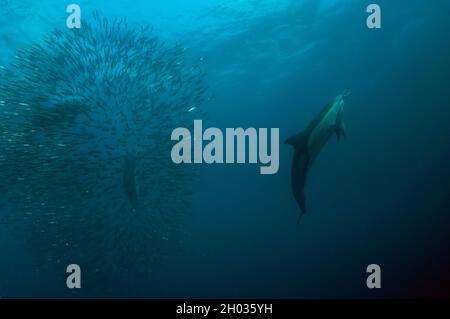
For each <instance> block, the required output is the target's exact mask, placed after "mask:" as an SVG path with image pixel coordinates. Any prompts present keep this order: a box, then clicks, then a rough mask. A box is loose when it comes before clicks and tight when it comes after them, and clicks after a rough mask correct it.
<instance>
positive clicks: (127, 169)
mask: <svg viewBox="0 0 450 319" xmlns="http://www.w3.org/2000/svg"><path fill="white" fill-rule="evenodd" d="M123 187H124V191H125V195H126V196H127V198H128V200H129V201H130V204H131V206H132V208H133V211H137V210H138V206H139V205H138V204H139V203H138V187H137V184H136V159H135V158H134V156H132V155H130V154H127V155H126V156H125V163H124V167H123Z"/></svg>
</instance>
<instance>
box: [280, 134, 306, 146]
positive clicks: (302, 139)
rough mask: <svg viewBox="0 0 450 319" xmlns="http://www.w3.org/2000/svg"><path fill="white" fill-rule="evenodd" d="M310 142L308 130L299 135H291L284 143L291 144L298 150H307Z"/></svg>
mask: <svg viewBox="0 0 450 319" xmlns="http://www.w3.org/2000/svg"><path fill="white" fill-rule="evenodd" d="M307 143H308V134H307V133H306V132H301V133H299V134H297V135H294V136H291V137H289V138H288V139H287V140H286V141H284V144H288V145H291V146H292V147H293V148H295V149H296V150H306V147H307Z"/></svg>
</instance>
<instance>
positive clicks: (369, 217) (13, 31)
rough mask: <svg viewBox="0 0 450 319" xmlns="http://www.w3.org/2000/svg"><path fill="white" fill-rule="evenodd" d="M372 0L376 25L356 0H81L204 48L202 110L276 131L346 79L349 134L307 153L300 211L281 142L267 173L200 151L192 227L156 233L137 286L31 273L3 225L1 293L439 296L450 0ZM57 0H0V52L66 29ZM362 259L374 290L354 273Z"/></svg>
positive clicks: (85, 8)
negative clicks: (71, 284)
mask: <svg viewBox="0 0 450 319" xmlns="http://www.w3.org/2000/svg"><path fill="white" fill-rule="evenodd" d="M377 3H378V4H379V5H380V6H381V8H382V28H381V29H377V30H371V29H368V28H367V26H366V19H367V16H368V13H366V7H367V5H368V4H369V2H366V1H360V0H354V1H353V0H340V1H338V0H321V1H319V0H298V1H294V0H277V1H275V0H260V1H257V0H247V1H244V0H235V1H231V0H228V1H223V0H208V1H199V0H192V1H189V2H187V1H181V0H170V1H168V0H166V1H151V2H149V1H133V2H132V3H127V2H124V1H117V0H110V1H88V0H86V1H78V2H77V4H79V5H80V7H81V9H82V19H84V17H85V16H86V17H89V16H91V14H92V12H93V11H94V10H98V11H99V12H100V13H101V14H102V15H104V16H107V17H115V16H119V17H127V20H128V21H129V22H130V23H132V24H135V25H140V24H144V23H145V24H151V25H153V26H154V28H155V30H154V33H155V34H157V35H158V36H160V37H162V38H164V39H166V40H167V42H169V43H180V44H181V45H183V46H185V47H186V50H187V54H188V56H189V57H190V58H191V59H201V61H202V68H203V70H204V71H205V72H206V73H207V76H206V79H205V81H206V84H207V86H208V87H209V88H208V90H209V91H208V92H209V93H210V94H212V95H213V96H214V98H213V99H211V100H210V101H206V102H205V103H204V105H202V108H203V109H205V110H206V111H207V112H208V116H207V119H205V125H208V126H215V127H218V128H222V129H225V128H227V127H230V128H233V127H244V128H247V127H256V128H265V127H267V128H271V127H275V128H280V135H281V140H284V139H285V138H287V137H289V136H291V135H293V134H296V133H298V132H299V131H301V130H302V129H303V128H305V127H306V125H307V124H308V122H309V121H310V120H311V119H312V118H313V117H314V116H315V114H317V113H318V112H319V111H320V109H321V108H322V107H323V106H324V105H325V104H326V103H327V102H329V101H330V100H332V99H333V98H334V97H335V96H336V95H337V94H339V93H340V92H342V91H343V90H344V89H346V88H350V89H351V91H352V95H351V96H350V97H349V98H348V100H347V102H346V105H345V109H344V112H345V114H344V117H345V122H346V126H347V138H346V139H344V140H341V141H340V142H337V141H336V139H335V138H333V139H332V140H331V141H330V142H329V144H328V145H327V146H326V147H325V149H324V150H323V152H322V153H321V154H320V156H319V158H318V159H317V161H316V163H315V164H314V167H313V168H312V170H311V172H310V175H309V177H308V184H307V188H306V198H307V205H308V213H307V214H306V215H305V216H304V217H303V218H302V220H301V222H300V223H299V224H297V217H298V207H297V205H296V203H295V200H294V198H293V196H292V194H291V189H290V168H291V158H292V153H293V151H292V149H290V147H288V146H286V145H281V146H280V170H279V172H278V174H275V175H260V174H259V168H258V167H257V166H255V165H211V166H206V165H204V166H201V167H200V169H199V179H198V180H197V181H195V182H193V183H192V185H191V191H193V196H194V198H193V205H192V207H190V208H189V211H188V212H186V216H185V217H184V218H185V220H184V221H183V223H184V226H183V227H184V230H185V231H186V232H187V233H189V234H190V235H189V237H188V238H187V239H185V240H184V241H183V244H182V245H181V247H180V246H178V245H172V244H171V242H168V243H166V244H165V245H164V246H163V247H162V248H161V254H162V255H164V261H163V264H162V265H159V266H157V268H156V269H155V271H156V273H157V275H156V276H154V277H152V280H151V282H150V283H149V282H148V281H147V280H144V279H143V281H142V282H143V284H142V285H139V284H136V283H135V282H133V284H130V283H129V282H128V280H127V277H126V276H123V277H118V278H114V280H112V281H111V282H110V283H109V284H108V285H107V286H105V287H104V288H102V287H100V288H97V290H96V291H95V292H91V291H87V290H83V289H81V290H80V291H75V292H74V291H69V290H68V289H67V288H66V287H65V282H59V281H58V280H56V279H55V278H54V277H53V276H52V275H51V274H45V275H37V274H36V273H35V272H34V271H33V267H34V266H33V263H34V261H33V257H32V254H30V252H29V250H28V248H27V245H26V243H25V241H26V239H25V238H17V236H15V235H14V233H13V232H12V231H11V230H10V228H9V227H8V225H3V224H2V225H0V297H71V296H74V297H93V296H103V297H150V298H162V297H207V298H214V297H226V298H240V297H255V298H256V297H290V298H292V297H295V298H323V297H325V298H348V297H358V298H371V297H419V296H442V295H447V296H448V285H449V284H450V277H449V275H448V272H447V269H448V266H449V264H450V255H449V253H448V251H449V249H448V247H449V244H450V238H449V231H450V226H449V225H450V224H449V222H450V217H449V214H448V213H449V207H450V206H449V186H450V185H449V184H450V169H449V167H448V160H449V158H450V149H449V145H450V125H449V124H448V121H449V118H450V117H449V116H450V111H449V107H450V91H449V88H450V77H449V75H450V63H449V56H450V41H449V30H450V27H449V17H450V3H449V2H448V1H440V0H436V1H424V0H416V1H406V0H395V1H381V0H378V1H377ZM67 4H68V3H67ZM67 4H65V3H61V1H54V0H45V1H40V2H36V1H24V0H22V1H12V0H9V1H1V0H0V65H8V64H9V63H11V62H12V61H13V57H14V54H15V53H14V52H15V50H16V49H19V48H22V47H26V46H27V45H30V44H32V43H35V42H39V41H41V40H42V38H43V37H44V36H45V34H47V33H48V32H50V31H51V30H52V29H54V28H65V22H66V18H67V13H66V12H65V6H66V5H67ZM82 21H83V20H82ZM167 139H168V140H170V136H169V135H168V136H167ZM167 159H168V161H170V154H167ZM0 169H1V168H0ZM0 199H1V196H0ZM0 203H2V202H1V201H0ZM0 207H1V208H0V209H2V212H6V210H8V209H10V208H9V207H8V204H6V203H2V205H1V206H0ZM117 218H120V216H117ZM125 240H126V239H125ZM93 253H95V252H93ZM123 258H126V256H124V257H123ZM373 263H375V264H379V265H380V266H381V268H382V285H383V286H382V289H379V290H369V289H367V287H366V277H367V273H366V267H367V265H369V264H373ZM62 271H63V272H64V269H62ZM85 284H86V285H87V286H89V283H85Z"/></svg>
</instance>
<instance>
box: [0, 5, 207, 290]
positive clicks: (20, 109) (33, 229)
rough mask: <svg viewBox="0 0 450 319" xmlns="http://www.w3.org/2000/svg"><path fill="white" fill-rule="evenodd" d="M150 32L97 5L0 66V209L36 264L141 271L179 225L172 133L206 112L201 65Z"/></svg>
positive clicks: (183, 206) (185, 172) (182, 194)
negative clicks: (1, 202) (4, 206)
mask: <svg viewBox="0 0 450 319" xmlns="http://www.w3.org/2000/svg"><path fill="white" fill-rule="evenodd" d="M152 34H153V33H152V30H150V28H149V27H138V28H134V27H130V26H129V25H128V23H127V22H126V20H124V19H119V18H116V19H114V20H108V19H105V18H100V17H99V16H98V14H97V13H95V14H94V17H93V19H91V21H89V22H86V21H83V26H82V28H81V29H78V30H76V29H75V30H70V29H61V30H55V31H54V32H52V33H51V34H50V35H49V36H48V37H47V38H46V39H45V41H43V43H41V44H34V45H32V46H31V47H28V48H24V49H20V50H18V51H17V53H16V55H15V57H14V61H12V62H11V63H10V64H9V65H8V66H6V67H0V149H1V153H0V179H1V186H0V190H1V191H2V193H3V195H2V196H5V197H6V199H7V201H8V202H9V204H10V205H11V209H10V210H9V213H8V214H6V213H3V216H1V217H2V218H3V219H4V220H6V221H7V222H8V223H9V224H11V225H13V226H14V227H13V229H14V230H16V231H17V232H18V233H19V234H20V235H21V236H23V237H22V238H24V239H25V242H26V243H28V244H29V245H30V246H31V251H32V252H33V254H34V255H35V256H36V258H37V260H38V265H39V267H40V268H44V267H47V266H50V267H61V268H62V267H66V266H67V265H68V264H70V263H78V264H80V265H82V268H83V271H84V274H85V276H86V275H87V276H89V275H90V276H92V277H94V278H95V281H96V282H101V278H108V276H109V275H111V276H117V275H118V274H132V275H136V276H140V275H141V274H142V273H146V272H147V271H149V270H151V269H152V266H153V265H154V263H155V262H156V261H158V259H159V256H160V249H161V244H162V243H163V242H165V241H168V240H169V241H170V240H175V238H178V235H177V234H179V232H180V231H182V226H181V224H180V222H181V219H182V218H181V216H183V215H184V213H185V212H186V210H187V208H188V205H189V202H190V194H191V191H190V190H191V189H192V185H191V183H192V182H193V180H195V171H193V170H192V169H190V168H186V167H178V166H176V165H174V164H173V163H172V162H171V160H170V147H171V141H170V133H171V131H172V129H173V128H175V127H179V126H184V127H188V126H189V125H190V124H191V123H192V122H193V119H194V118H195V117H199V116H203V113H202V111H201V105H202V104H203V102H204V99H205V92H206V88H205V86H204V73H203V72H202V71H201V70H200V66H198V65H196V64H195V63H188V61H187V60H188V59H187V58H186V54H185V52H184V51H185V49H184V48H183V47H181V46H179V45H175V46H169V45H166V44H165V43H164V42H162V41H161V40H160V39H159V38H157V37H156V36H154V35H152ZM0 214H1V213H0ZM62 269H65V268H62Z"/></svg>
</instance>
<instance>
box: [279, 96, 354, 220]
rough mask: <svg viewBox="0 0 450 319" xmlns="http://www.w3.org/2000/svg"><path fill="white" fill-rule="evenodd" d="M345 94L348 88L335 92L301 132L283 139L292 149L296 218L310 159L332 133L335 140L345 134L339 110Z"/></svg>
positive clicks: (302, 207) (302, 205)
mask: <svg viewBox="0 0 450 319" xmlns="http://www.w3.org/2000/svg"><path fill="white" fill-rule="evenodd" d="M349 95H350V91H349V90H346V91H344V92H343V93H342V94H340V95H338V96H337V97H336V98H335V99H334V100H333V101H332V102H330V103H328V104H327V105H326V106H325V107H324V108H323V109H322V111H321V112H320V113H319V114H317V116H316V117H315V118H314V119H313V120H312V121H311V123H310V124H309V125H308V127H307V128H306V129H305V130H304V131H303V132H301V133H299V134H297V135H294V136H292V137H290V138H288V139H287V140H286V141H285V144H289V145H292V146H293V147H294V150H295V152H294V158H293V160H292V170H291V187H292V192H293V194H294V197H295V200H296V201H297V204H298V206H299V207H300V216H299V221H300V218H301V217H302V216H303V215H304V214H305V213H306V203H305V183H306V177H307V174H308V171H309V170H310V168H311V166H312V164H313V163H314V160H315V159H316V158H317V155H319V153H320V151H321V150H322V148H323V147H324V146H325V144H326V143H327V142H328V140H329V139H330V138H331V136H332V135H333V134H336V136H337V139H338V140H340V138H341V136H345V135H346V133H345V124H344V122H343V120H342V111H343V109H344V99H345V98H346V97H347V96H349Z"/></svg>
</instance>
